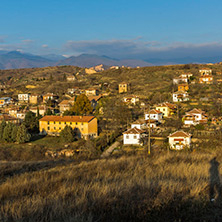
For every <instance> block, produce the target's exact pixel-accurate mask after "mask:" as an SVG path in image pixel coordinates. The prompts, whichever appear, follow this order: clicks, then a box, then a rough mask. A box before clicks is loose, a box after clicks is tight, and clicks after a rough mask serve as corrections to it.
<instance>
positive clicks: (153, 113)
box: [145, 109, 163, 122]
mask: <svg viewBox="0 0 222 222" xmlns="http://www.w3.org/2000/svg"><path fill="white" fill-rule="evenodd" d="M149 118H150V119H153V120H157V121H158V122H161V121H162V119H163V113H162V112H160V111H159V110H156V109H152V110H150V112H149V111H145V120H148V119H149Z"/></svg>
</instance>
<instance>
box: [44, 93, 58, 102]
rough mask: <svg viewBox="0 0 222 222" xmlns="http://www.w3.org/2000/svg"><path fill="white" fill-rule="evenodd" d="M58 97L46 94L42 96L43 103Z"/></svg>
mask: <svg viewBox="0 0 222 222" xmlns="http://www.w3.org/2000/svg"><path fill="white" fill-rule="evenodd" d="M57 98H58V96H56V95H55V94H54V93H47V94H45V95H43V103H46V102H47V101H48V100H55V99H57Z"/></svg>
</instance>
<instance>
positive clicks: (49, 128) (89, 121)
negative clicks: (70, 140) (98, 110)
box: [39, 116, 98, 139]
mask: <svg viewBox="0 0 222 222" xmlns="http://www.w3.org/2000/svg"><path fill="white" fill-rule="evenodd" d="M65 126H70V127H71V128H72V129H74V131H75V133H76V136H77V137H78V138H85V139H88V138H95V137H97V136H98V127H97V118H96V117H95V116H44V117H43V118H41V119H40V120H39V131H40V134H49V135H59V134H60V132H61V131H62V130H63V129H64V128H65Z"/></svg>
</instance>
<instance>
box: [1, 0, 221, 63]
mask: <svg viewBox="0 0 222 222" xmlns="http://www.w3.org/2000/svg"><path fill="white" fill-rule="evenodd" d="M221 11H222V1H219V0H218V1H217V0H212V1H209V0H186V1H182V0H156V1H154V0H146V1H145V0H137V1H135V0H118V1H117V0H63V1H62V0H44V1H43V0H38V1H37V0H2V1H1V4H0V50H21V51H24V52H29V53H34V54H49V53H56V54H62V55H78V54H81V53H93V54H99V55H107V56H111V57H116V58H139V59H141V58H142V59H149V58H155V57H162V58H166V57H175V56H177V57H178V56H184V57H186V56H194V57H195V56H203V57H204V56H205V54H207V55H208V56H214V55H215V56H216V55H220V52H221V49H222V41H221V39H222V38H221V37H222V29H221V26H222V25H221V21H222V13H221Z"/></svg>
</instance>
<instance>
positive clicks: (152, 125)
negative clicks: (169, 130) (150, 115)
mask: <svg viewBox="0 0 222 222" xmlns="http://www.w3.org/2000/svg"><path fill="white" fill-rule="evenodd" d="M145 122H146V127H149V125H150V128H152V129H153V128H157V126H158V125H160V122H158V121H157V120H155V119H150V120H149V119H148V120H145Z"/></svg>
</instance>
